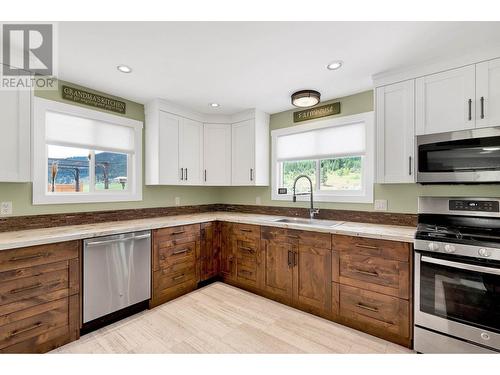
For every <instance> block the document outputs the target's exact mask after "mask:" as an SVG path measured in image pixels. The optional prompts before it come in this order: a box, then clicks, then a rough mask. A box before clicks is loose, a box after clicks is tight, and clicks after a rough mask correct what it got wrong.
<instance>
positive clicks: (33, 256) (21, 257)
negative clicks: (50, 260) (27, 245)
mask: <svg viewBox="0 0 500 375" xmlns="http://www.w3.org/2000/svg"><path fill="white" fill-rule="evenodd" d="M45 255H46V254H45V253H37V254H31V255H24V256H19V257H12V258H10V259H9V261H10V262H18V261H20V260H28V259H36V258H42V257H44V256H45Z"/></svg>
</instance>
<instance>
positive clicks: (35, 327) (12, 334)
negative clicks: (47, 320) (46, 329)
mask: <svg viewBox="0 0 500 375" xmlns="http://www.w3.org/2000/svg"><path fill="white" fill-rule="evenodd" d="M42 325H43V323H42V322H36V323H35V324H34V325H32V326H31V327H28V328H23V329H18V330H14V331H12V332H11V333H10V334H9V336H10V337H14V336H17V335H20V334H21V333H25V332H29V331H32V330H34V329H37V328H39V327H41V326H42Z"/></svg>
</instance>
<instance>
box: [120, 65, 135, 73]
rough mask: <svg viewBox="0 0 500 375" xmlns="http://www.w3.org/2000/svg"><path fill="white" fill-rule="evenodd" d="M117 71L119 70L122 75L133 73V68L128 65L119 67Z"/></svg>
mask: <svg viewBox="0 0 500 375" xmlns="http://www.w3.org/2000/svg"><path fill="white" fill-rule="evenodd" d="M116 69H118V70H119V71H120V72H122V73H132V68H131V67H130V66H127V65H118V66H117V67H116Z"/></svg>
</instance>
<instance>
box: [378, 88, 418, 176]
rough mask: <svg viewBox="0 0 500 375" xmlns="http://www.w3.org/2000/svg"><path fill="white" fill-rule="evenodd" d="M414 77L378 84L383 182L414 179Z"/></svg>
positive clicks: (380, 174)
mask: <svg viewBox="0 0 500 375" xmlns="http://www.w3.org/2000/svg"><path fill="white" fill-rule="evenodd" d="M414 90H415V81H414V80H410V81H406V82H401V83H396V84H394V85H390V86H384V87H379V88H377V94H376V96H377V108H376V112H377V146H378V150H377V152H378V158H377V178H378V181H379V182H380V183H407V182H415V173H414V146H413V142H414V137H415V123H414V117H415V106H414V100H415V95H414Z"/></svg>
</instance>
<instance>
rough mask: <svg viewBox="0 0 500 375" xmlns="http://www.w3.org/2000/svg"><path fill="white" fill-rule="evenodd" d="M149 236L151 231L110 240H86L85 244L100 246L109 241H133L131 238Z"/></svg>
mask: <svg viewBox="0 0 500 375" xmlns="http://www.w3.org/2000/svg"><path fill="white" fill-rule="evenodd" d="M150 237H151V233H146V234H141V235H139V236H130V237H124V238H113V239H110V240H101V241H86V242H85V246H100V245H105V244H110V243H119V242H128V241H133V240H143V239H146V238H150Z"/></svg>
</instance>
